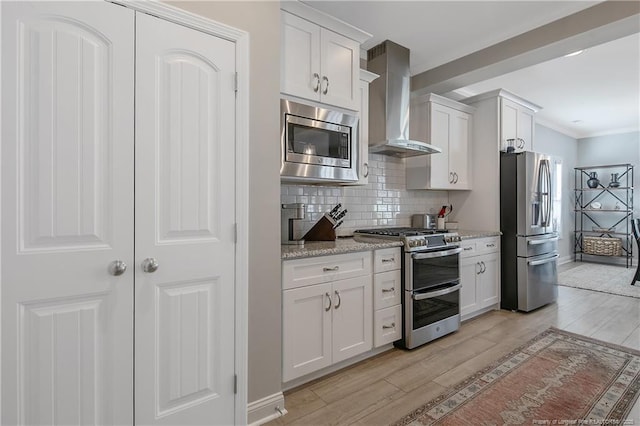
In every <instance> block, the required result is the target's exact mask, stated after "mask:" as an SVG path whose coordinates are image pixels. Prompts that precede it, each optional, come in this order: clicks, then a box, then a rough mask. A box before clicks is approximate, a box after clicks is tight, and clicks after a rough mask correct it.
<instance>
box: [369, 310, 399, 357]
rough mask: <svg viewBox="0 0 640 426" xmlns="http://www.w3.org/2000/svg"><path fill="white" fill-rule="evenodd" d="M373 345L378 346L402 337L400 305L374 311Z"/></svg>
mask: <svg viewBox="0 0 640 426" xmlns="http://www.w3.org/2000/svg"><path fill="white" fill-rule="evenodd" d="M373 326H374V329H373V346H374V347H376V348H377V347H379V346H382V345H386V344H387V343H392V342H395V341H396V340H399V339H400V338H402V305H396V306H392V307H390V308H385V309H380V310H379V311H375V313H374V319H373Z"/></svg>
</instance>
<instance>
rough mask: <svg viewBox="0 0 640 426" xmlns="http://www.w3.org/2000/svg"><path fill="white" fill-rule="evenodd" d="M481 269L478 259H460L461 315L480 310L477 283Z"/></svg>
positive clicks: (475, 257)
mask: <svg viewBox="0 0 640 426" xmlns="http://www.w3.org/2000/svg"><path fill="white" fill-rule="evenodd" d="M480 271H481V267H480V265H479V264H478V257H477V256H474V257H469V258H461V259H460V283H461V284H462V288H461V289H460V315H461V316H462V319H465V316H466V315H468V314H470V313H473V312H475V311H477V310H478V309H479V308H480V295H479V294H478V288H477V285H476V281H477V280H478V274H480Z"/></svg>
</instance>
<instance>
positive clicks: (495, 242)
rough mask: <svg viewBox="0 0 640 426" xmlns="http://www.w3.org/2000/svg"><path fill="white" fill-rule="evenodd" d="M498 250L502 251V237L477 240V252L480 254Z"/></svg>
mask: <svg viewBox="0 0 640 426" xmlns="http://www.w3.org/2000/svg"><path fill="white" fill-rule="evenodd" d="M498 251H500V237H490V238H481V239H478V240H477V241H476V252H477V253H478V254H485V253H495V252H498Z"/></svg>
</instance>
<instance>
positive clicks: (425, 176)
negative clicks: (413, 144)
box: [406, 94, 474, 190]
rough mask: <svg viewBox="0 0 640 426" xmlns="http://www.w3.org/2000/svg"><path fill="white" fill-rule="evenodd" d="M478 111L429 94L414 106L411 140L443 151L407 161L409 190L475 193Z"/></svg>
mask: <svg viewBox="0 0 640 426" xmlns="http://www.w3.org/2000/svg"><path fill="white" fill-rule="evenodd" d="M473 111H474V108H473V107H470V106H468V105H464V104H461V103H459V102H455V101H453V100H451V99H447V98H444V97H442V96H438V95H434V94H429V95H425V96H421V97H418V98H415V99H414V100H413V101H412V104H411V121H410V126H411V127H410V131H411V138H412V139H416V140H420V141H425V142H427V143H430V144H432V145H435V146H437V147H438V148H440V149H442V152H441V153H439V154H432V155H421V156H417V157H409V158H407V159H406V168H407V189H446V190H449V189H471V161H470V159H471V130H472V117H473V116H472V114H473Z"/></svg>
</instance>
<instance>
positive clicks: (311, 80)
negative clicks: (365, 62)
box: [280, 10, 366, 111]
mask: <svg viewBox="0 0 640 426" xmlns="http://www.w3.org/2000/svg"><path fill="white" fill-rule="evenodd" d="M365 39H366V38H365ZM281 47H282V49H281V52H282V55H281V61H282V62H281V77H280V78H281V80H280V91H281V92H282V93H284V94H287V95H291V96H297V97H300V98H303V99H308V100H311V101H316V102H322V103H325V104H329V105H333V106H337V107H340V108H345V109H349V110H354V111H356V110H358V108H359V107H360V96H359V94H360V93H359V91H360V42H359V41H357V40H354V39H351V38H349V37H347V36H345V35H342V34H339V33H337V32H335V31H332V30H330V29H327V28H324V27H322V26H320V25H318V24H317V23H314V22H312V21H310V20H308V19H304V18H302V17H300V16H298V15H295V14H292V13H289V12H287V11H284V10H283V11H282V31H281Z"/></svg>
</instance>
